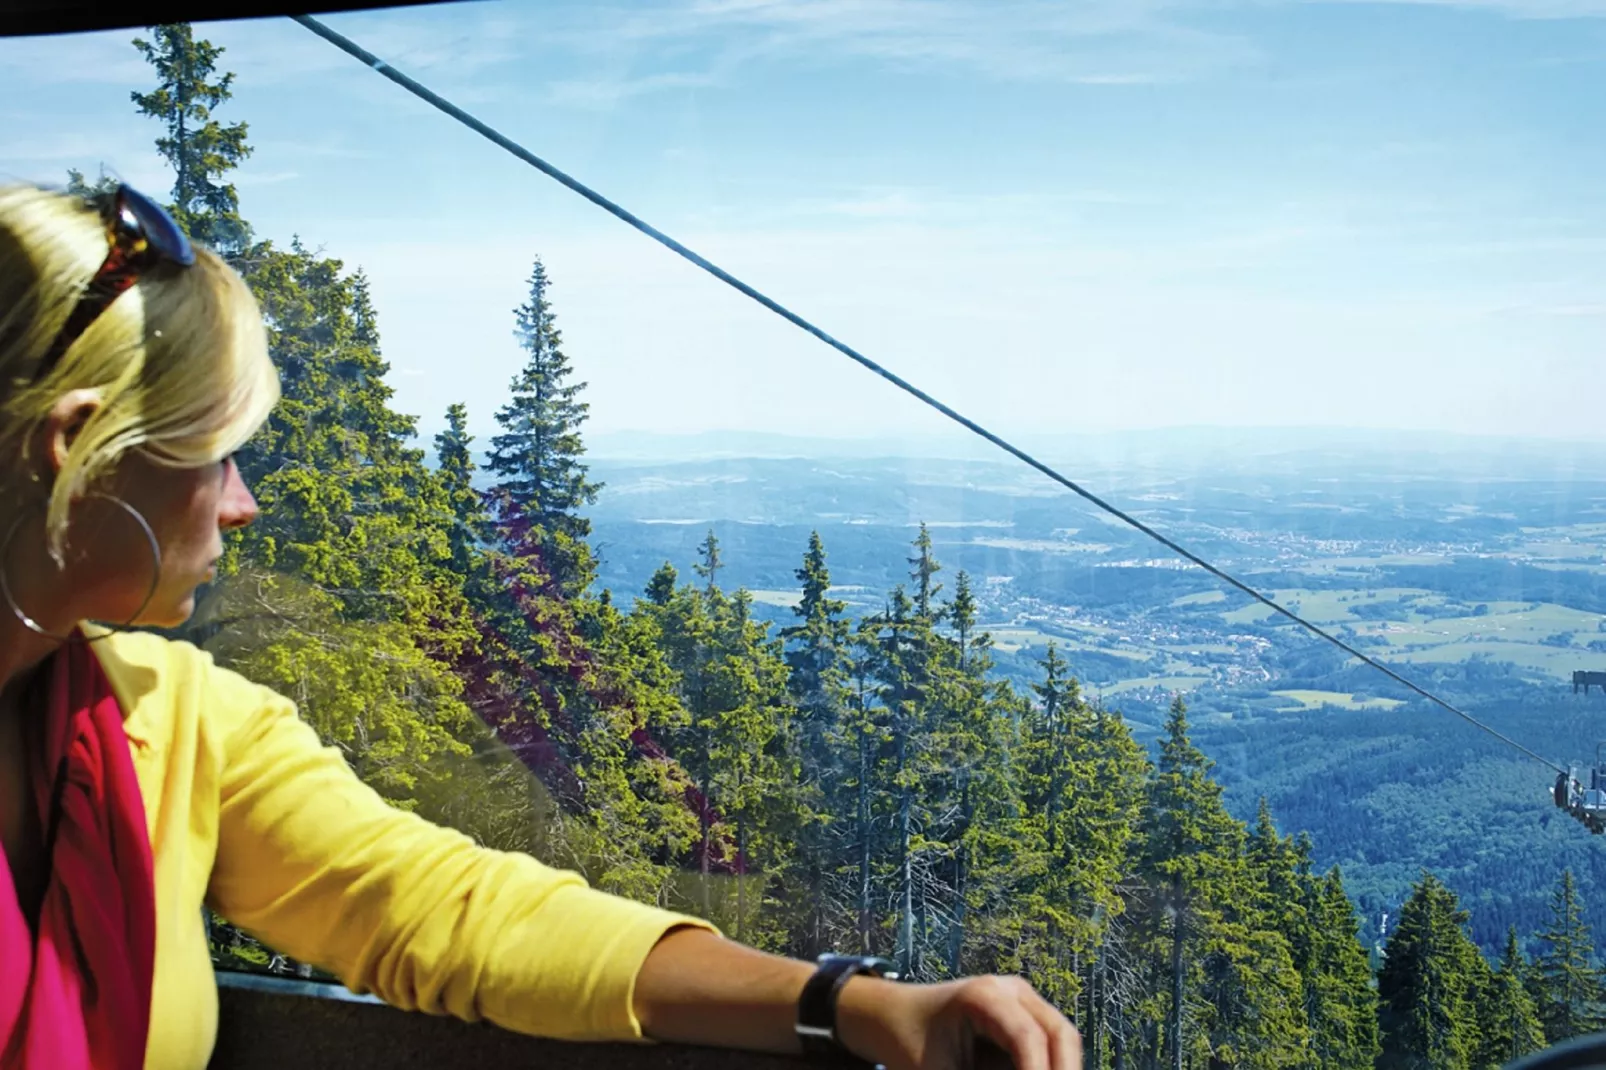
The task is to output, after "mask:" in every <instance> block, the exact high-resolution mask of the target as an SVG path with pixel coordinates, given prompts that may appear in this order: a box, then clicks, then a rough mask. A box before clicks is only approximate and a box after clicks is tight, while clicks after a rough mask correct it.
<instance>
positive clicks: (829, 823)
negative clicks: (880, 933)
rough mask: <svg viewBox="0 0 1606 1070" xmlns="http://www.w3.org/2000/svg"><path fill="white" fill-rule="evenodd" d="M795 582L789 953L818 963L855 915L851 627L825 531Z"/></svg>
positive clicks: (812, 539) (790, 633)
mask: <svg viewBox="0 0 1606 1070" xmlns="http://www.w3.org/2000/svg"><path fill="white" fill-rule="evenodd" d="M795 575H796V576H797V580H798V582H799V584H801V585H802V592H801V597H800V598H799V599H798V604H797V605H796V606H795V607H794V608H793V613H794V615H795V616H796V617H797V618H798V622H797V623H796V624H793V625H791V626H790V627H787V628H783V629H782V630H781V637H782V639H783V640H784V641H785V642H786V644H787V650H786V664H787V668H788V670H789V672H788V679H787V682H788V686H789V688H790V691H791V695H792V700H793V702H794V703H795V704H796V706H797V726H796V727H797V736H796V745H797V762H798V767H799V780H798V786H799V790H800V792H801V795H802V798H801V800H800V805H801V807H802V812H801V814H800V825H799V828H798V830H797V834H796V835H797V852H796V854H795V856H794V857H793V859H792V860H791V861H792V869H793V873H792V874H791V877H790V879H789V880H788V882H787V892H788V894H789V895H790V896H791V899H792V902H791V908H790V909H791V915H792V917H793V918H794V929H793V934H792V938H791V941H790V949H791V950H792V953H793V954H795V955H798V956H800V957H802V958H806V959H813V958H815V957H817V956H818V955H820V954H821V953H822V952H824V951H826V950H828V949H829V947H830V946H832V944H833V943H834V940H833V936H835V935H836V933H837V924H835V923H834V919H836V918H840V917H846V916H849V915H850V914H851V910H852V907H851V894H850V893H849V890H848V889H847V888H846V887H844V885H843V882H842V881H840V880H838V879H837V869H838V867H839V865H840V861H839V860H840V859H841V858H842V857H843V854H844V850H845V848H846V846H847V844H846V840H845V837H844V835H843V834H842V833H841V831H840V829H841V828H842V827H843V824H844V823H843V822H840V821H839V820H838V818H837V815H838V814H841V813H842V812H843V811H844V809H849V808H850V807H851V801H850V800H849V799H848V797H847V796H846V788H845V780H844V777H845V773H846V768H845V766H846V761H847V759H848V754H847V752H846V748H845V747H844V746H843V745H842V744H843V721H842V719H843V715H844V712H845V710H846V706H847V700H848V691H847V669H848V665H847V659H848V649H847V648H848V636H849V628H850V624H849V622H848V621H847V620H846V619H845V618H844V616H843V614H844V613H845V611H846V609H847V606H846V604H845V603H844V602H842V601H840V600H838V599H834V598H832V597H831V596H830V591H831V574H830V570H829V569H828V568H827V567H826V557H825V544H824V542H822V541H821V539H820V533H819V532H817V531H816V532H813V533H811V534H810V536H809V547H808V551H807V553H806V554H805V555H804V557H803V564H802V567H800V568H799V569H798V570H797V572H796V573H795Z"/></svg>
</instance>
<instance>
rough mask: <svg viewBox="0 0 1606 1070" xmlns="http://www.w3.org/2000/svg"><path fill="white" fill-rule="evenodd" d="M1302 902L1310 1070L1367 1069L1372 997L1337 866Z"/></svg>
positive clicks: (1372, 1054) (1374, 1046) (1373, 1032)
mask: <svg viewBox="0 0 1606 1070" xmlns="http://www.w3.org/2000/svg"><path fill="white" fill-rule="evenodd" d="M1302 853H1303V852H1302ZM1306 902H1307V904H1308V908H1307V909H1308V913H1309V917H1310V931H1311V949H1310V953H1309V957H1308V959H1307V960H1306V962H1305V963H1304V965H1303V967H1302V969H1303V973H1304V980H1305V1008H1306V1015H1307V1020H1308V1022H1309V1024H1310V1034H1311V1054H1312V1056H1313V1057H1314V1063H1315V1066H1316V1067H1317V1068H1319V1070H1347V1068H1349V1067H1353V1066H1371V1065H1372V1064H1373V1062H1374V1061H1375V1060H1376V1059H1377V1056H1378V1053H1379V1051H1380V1050H1381V1048H1380V1046H1379V1042H1378V1034H1377V994H1376V993H1375V992H1374V991H1373V988H1372V968H1371V963H1370V962H1369V961H1368V956H1367V949H1366V946H1365V945H1364V944H1363V943H1362V942H1361V939H1360V924H1359V920H1358V919H1357V918H1356V915H1355V904H1354V903H1352V902H1351V901H1350V898H1349V896H1348V894H1346V893H1345V891H1344V879H1343V876H1342V874H1340V872H1339V870H1338V867H1336V866H1335V867H1333V869H1332V870H1330V871H1329V872H1328V874H1327V876H1326V877H1324V878H1322V879H1321V880H1320V881H1318V882H1315V886H1314V888H1312V889H1311V890H1310V891H1308V892H1307V899H1306Z"/></svg>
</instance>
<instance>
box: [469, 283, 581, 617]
mask: <svg viewBox="0 0 1606 1070" xmlns="http://www.w3.org/2000/svg"><path fill="white" fill-rule="evenodd" d="M549 285H550V283H549V280H548V279H547V274H546V268H545V266H544V265H543V264H542V263H541V260H540V258H539V257H537V258H536V261H535V266H534V268H533V269H532V270H531V273H530V280H529V287H530V290H529V297H528V299H527V300H526V301H525V303H524V304H523V305H520V306H519V308H518V309H517V310H516V311H515V317H516V321H517V329H516V330H515V331H514V334H515V336H516V337H517V338H518V340H519V344H520V345H521V346H522V347H523V349H524V351H525V354H526V359H525V364H524V368H523V369H522V370H521V371H520V372H519V374H518V375H516V376H515V377H514V378H513V382H512V385H511V392H512V395H513V396H512V398H511V399H510V400H509V401H508V403H507V404H506V405H504V406H502V408H501V409H499V410H498V411H497V414H496V422H497V424H498V426H499V427H501V429H502V430H501V433H499V434H497V435H495V436H493V437H492V439H491V450H490V456H489V463H488V464H487V468H488V469H489V471H490V472H491V473H492V474H493V475H495V476H496V477H497V482H496V484H495V485H494V486H493V487H492V489H491V491H490V492H489V500H490V502H491V504H492V509H493V512H494V515H495V519H496V524H497V532H498V534H499V536H500V537H501V540H502V542H503V544H504V546H505V547H506V548H507V550H508V552H509V553H511V554H513V555H515V556H517V557H520V558H525V559H529V560H532V561H534V562H536V563H537V564H538V567H539V568H540V569H541V571H542V572H544V573H545V574H546V575H547V576H548V577H550V580H551V583H552V584H553V589H554V590H555V591H556V592H558V593H560V594H564V595H573V594H577V593H579V592H581V591H583V590H585V588H586V587H587V586H589V585H590V583H591V580H592V579H593V573H594V570H595V565H594V563H593V560H592V555H591V552H590V549H589V547H588V546H587V545H586V542H585V540H586V539H587V537H589V535H590V534H591V524H590V521H588V520H587V519H586V518H585V517H584V516H582V515H581V510H582V509H583V508H585V507H586V506H588V505H591V504H593V503H595V502H596V500H597V494H598V492H599V491H600V490H601V489H602V488H601V484H598V483H593V482H591V480H590V479H589V477H588V469H587V467H586V465H585V463H584V462H583V461H582V460H581V458H582V457H583V456H584V454H585V444H584V442H583V441H582V439H581V437H580V428H581V425H582V424H584V423H585V420H586V418H587V414H588V412H589V410H590V406H589V405H587V404H586V403H585V402H583V401H581V400H580V394H581V393H582V392H583V391H584V390H585V386H586V384H585V383H577V382H572V381H571V378H570V377H571V375H572V369H571V368H570V365H569V358H568V357H567V356H566V355H565V354H564V352H563V346H562V342H563V339H562V335H561V333H560V332H559V331H558V328H557V324H556V320H555V319H554V316H553V312H552V306H551V303H550V302H549V301H548V300H547V287H548V286H549Z"/></svg>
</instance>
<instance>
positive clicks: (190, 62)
mask: <svg viewBox="0 0 1606 1070" xmlns="http://www.w3.org/2000/svg"><path fill="white" fill-rule="evenodd" d="M134 47H135V48H137V49H138V50H139V52H140V55H142V56H144V57H145V60H146V61H147V62H148V63H150V65H151V66H152V67H154V68H155V69H156V77H157V87H156V88H155V89H153V90H151V91H150V92H148V93H139V92H135V93H132V94H131V96H132V98H133V101H134V103H135V105H137V106H138V108H139V111H140V114H142V115H148V116H150V117H152V118H154V119H158V120H160V121H161V122H162V123H163V124H164V125H165V126H166V128H167V134H166V136H165V137H161V138H158V139H157V141H156V150H157V151H158V152H159V153H161V154H162V156H163V158H164V159H166V160H167V162H168V163H169V164H171V165H172V167H173V204H172V206H171V210H172V212H173V218H174V219H175V220H177V222H178V224H179V225H180V226H182V227H183V228H184V230H185V231H186V232H187V233H188V234H189V235H190V237H191V238H193V239H195V240H196V241H199V242H201V243H203V244H205V245H208V246H210V247H211V248H213V249H215V250H216V251H217V252H218V253H220V254H222V255H223V256H227V257H238V256H240V255H241V254H242V253H243V252H244V251H245V250H246V249H247V248H248V247H249V246H250V244H251V229H250V227H248V226H247V225H246V223H245V221H244V220H243V219H241V218H240V211H239V196H238V195H237V194H236V193H235V190H234V186H233V185H231V184H229V183H227V182H223V181H221V179H222V178H223V177H224V176H225V175H227V174H228V173H229V172H230V171H232V170H234V169H235V168H236V167H238V166H239V164H240V161H242V160H244V159H245V158H246V157H248V156H250V155H251V146H250V145H248V144H247V143H246V129H247V128H246V124H245V123H243V122H242V123H232V124H230V125H227V126H225V125H223V124H221V123H219V122H218V121H217V120H216V119H214V118H213V117H212V112H213V111H214V110H215V109H216V108H217V107H218V106H219V105H221V104H223V103H224V102H226V101H227V100H229V98H230V97H232V96H233V95H234V93H233V88H232V87H233V85H234V75H233V74H232V73H228V72H225V73H224V74H223V75H221V76H220V77H218V78H216V79H215V80H211V81H209V80H208V79H211V78H212V76H213V74H214V73H215V71H216V69H217V60H218V57H219V56H221V55H222V54H223V49H221V48H219V47H218V46H216V45H214V44H212V43H211V42H209V41H204V40H197V39H196V37H195V34H194V31H193V30H192V29H191V28H190V25H189V23H168V24H165V25H161V26H156V27H153V28H152V31H151V40H149V41H147V40H144V39H140V38H136V39H135V41H134Z"/></svg>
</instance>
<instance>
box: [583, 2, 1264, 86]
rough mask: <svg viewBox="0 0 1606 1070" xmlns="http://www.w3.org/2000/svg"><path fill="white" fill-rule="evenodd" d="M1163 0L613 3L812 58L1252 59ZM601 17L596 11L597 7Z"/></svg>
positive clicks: (1140, 70)
mask: <svg viewBox="0 0 1606 1070" xmlns="http://www.w3.org/2000/svg"><path fill="white" fill-rule="evenodd" d="M1187 6H1189V5H1187V4H1179V3H1175V2H1164V0H1089V2H1085V3H1078V4H1074V5H1073V4H1065V3H1059V2H1049V0H988V2H982V0H808V2H801V0H675V2H670V3H661V4H659V5H657V6H655V7H652V8H649V9H648V10H646V11H640V10H635V11H631V12H626V11H622V10H618V9H614V10H613V11H612V13H611V15H610V16H609V18H610V20H611V21H612V22H613V23H614V25H615V30H614V33H615V34H616V35H618V36H622V37H624V38H626V39H634V40H638V41H648V40H653V41H665V40H682V41H684V40H690V39H693V38H697V37H706V36H708V35H711V34H712V35H716V36H717V37H719V38H720V39H721V47H722V49H723V50H724V53H725V54H726V55H727V56H732V55H734V56H736V57H738V58H740V59H742V60H746V61H758V60H766V59H768V60H773V59H776V58H780V57H785V58H789V59H792V60H794V61H801V62H807V63H813V64H819V63H823V62H830V61H831V60H832V59H834V58H841V57H846V56H860V57H873V58H876V59H879V60H881V61H883V62H887V63H891V64H896V65H900V66H904V67H909V68H914V67H927V66H933V65H937V66H956V65H957V66H962V67H967V68H970V69H972V70H974V71H978V72H980V73H982V74H985V75H987V76H989V77H993V78H999V79H1007V80H1012V81H1058V82H1071V83H1080V84H1086V85H1107V86H1125V85H1145V84H1151V83H1157V82H1171V81H1185V80H1189V79H1192V78H1195V77H1199V76H1201V75H1204V74H1207V73H1210V72H1213V71H1217V70H1221V69H1224V68H1229V67H1235V66H1239V65H1243V64H1245V63H1251V62H1255V61H1256V60H1258V58H1259V53H1258V51H1257V50H1256V49H1255V47H1254V46H1253V45H1252V44H1251V43H1250V42H1249V41H1248V40H1247V39H1246V38H1243V37H1240V36H1236V35H1232V34H1226V33H1219V32H1214V31H1207V30H1204V29H1200V28H1198V27H1196V26H1193V25H1190V24H1188V22H1187V21H1186V20H1185V19H1184V18H1182V17H1181V9H1182V8H1185V7H1187ZM597 14H598V17H599V18H600V17H602V12H601V11H600V10H599V11H598V12H597Z"/></svg>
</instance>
